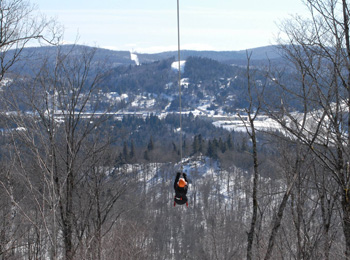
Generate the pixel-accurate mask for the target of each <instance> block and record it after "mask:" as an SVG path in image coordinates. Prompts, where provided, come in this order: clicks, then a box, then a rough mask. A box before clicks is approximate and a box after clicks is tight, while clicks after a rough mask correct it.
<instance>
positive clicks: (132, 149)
mask: <svg viewBox="0 0 350 260" xmlns="http://www.w3.org/2000/svg"><path fill="white" fill-rule="evenodd" d="M134 156H135V144H134V140H133V139H131V146H130V153H129V157H130V159H132V158H134Z"/></svg>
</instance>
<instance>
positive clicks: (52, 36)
mask: <svg viewBox="0 0 350 260" xmlns="http://www.w3.org/2000/svg"><path fill="white" fill-rule="evenodd" d="M61 36H62V28H61V27H60V26H58V24H57V23H56V21H55V20H54V19H47V18H46V17H44V16H43V15H41V14H40V13H39V12H38V10H36V8H35V6H33V5H31V4H30V3H29V2H27V1H25V0H1V1H0V80H2V78H3V77H4V75H5V73H6V72H7V71H8V70H9V69H10V68H11V67H12V66H13V65H14V64H15V63H16V62H18V61H19V60H20V55H21V53H22V51H23V50H24V48H25V47H26V46H28V44H30V43H34V42H33V41H38V42H39V43H40V42H44V43H49V44H57V43H58V42H59V41H60V39H61Z"/></svg>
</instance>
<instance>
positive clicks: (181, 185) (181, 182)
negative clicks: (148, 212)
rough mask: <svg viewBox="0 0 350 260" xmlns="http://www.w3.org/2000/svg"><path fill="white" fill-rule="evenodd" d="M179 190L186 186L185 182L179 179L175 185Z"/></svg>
mask: <svg viewBox="0 0 350 260" xmlns="http://www.w3.org/2000/svg"><path fill="white" fill-rule="evenodd" d="M177 184H178V185H179V187H180V188H183V187H185V186H186V185H187V182H186V181H185V179H184V178H180V180H179V182H178V183H177Z"/></svg>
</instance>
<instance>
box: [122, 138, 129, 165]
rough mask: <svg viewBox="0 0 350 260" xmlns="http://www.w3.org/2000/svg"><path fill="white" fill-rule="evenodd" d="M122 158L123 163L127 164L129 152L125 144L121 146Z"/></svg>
mask: <svg viewBox="0 0 350 260" xmlns="http://www.w3.org/2000/svg"><path fill="white" fill-rule="evenodd" d="M123 158H124V160H125V162H127V161H128V159H129V151H128V146H127V144H126V142H124V145H123Z"/></svg>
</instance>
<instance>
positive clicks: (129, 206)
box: [0, 0, 350, 260]
mask: <svg viewBox="0 0 350 260" xmlns="http://www.w3.org/2000/svg"><path fill="white" fill-rule="evenodd" d="M305 5H306V6H305V7H306V8H308V10H309V11H310V16H308V17H299V16H297V17H291V18H290V19H288V20H286V21H284V22H282V23H281V24H280V29H281V37H280V38H279V39H278V40H277V43H276V48H277V49H278V51H279V52H280V53H281V55H282V57H283V62H282V61H281V60H278V62H277V63H276V62H273V61H272V60H266V61H265V62H263V63H256V62H255V61H254V60H253V58H252V57H253V53H252V52H249V51H247V52H246V61H245V63H244V65H242V64H243V63H242V64H240V65H237V64H231V65H228V64H227V63H226V64H224V63H221V62H219V61H216V60H213V59H209V58H204V57H193V56H189V57H187V59H186V65H185V71H184V74H183V76H184V77H186V78H187V81H186V82H185V83H183V85H181V84H180V86H182V87H183V88H184V93H183V96H184V103H183V108H184V113H183V114H181V113H178V112H177V111H176V107H178V106H179V103H178V101H177V100H178V98H179V94H177V93H176V90H174V89H175V88H172V86H176V85H177V84H179V82H177V80H178V79H177V78H176V72H174V71H172V69H171V64H172V63H173V62H175V61H176V60H175V58H169V57H167V58H165V59H160V60H158V61H150V62H148V63H145V64H141V65H140V66H136V65H133V64H128V63H127V61H126V59H122V58H120V59H117V60H114V62H113V64H116V63H118V62H119V63H122V64H119V63H118V64H117V65H115V66H109V65H110V63H108V62H106V60H105V59H103V58H99V57H100V55H101V52H99V54H98V55H97V54H96V53H97V52H98V48H91V47H84V46H75V45H69V46H64V45H62V44H61V42H62V41H61V37H62V30H61V28H60V27H59V25H58V24H57V23H56V21H54V20H46V18H45V17H41V18H38V17H34V16H33V15H30V14H33V12H34V9H33V6H31V5H30V3H28V2H26V1H22V0H16V1H1V2H0V10H1V13H0V32H1V33H0V65H1V66H0V72H1V73H0V88H1V91H0V109H1V113H0V166H1V167H0V196H1V200H0V259H9V260H11V259H16V260H17V259H28V260H37V259H52V260H59V259H63V260H74V259H91V260H114V259H115V260H118V259H120V260H124V259H135V260H136V259H140V260H141V259H142V260H144V259H210V260H211V259H247V260H251V259H265V260H268V259H325V260H327V259H350V199H349V197H350V194H349V189H350V188H349V187H350V163H349V162H350V135H349V127H350V118H349V112H350V101H349V100H350V30H349V19H348V17H349V14H350V12H349V8H348V3H347V1H345V0H344V1H334V0H306V1H305ZM30 41H35V42H39V43H40V44H43V45H45V47H42V48H43V49H41V47H38V48H37V49H38V50H42V52H41V53H40V55H39V56H35V55H34V54H33V55H30V54H29V51H28V49H27V47H28V45H29V43H30ZM48 46H49V47H48ZM53 50H54V51H53ZM124 54H125V53H123V55H124ZM33 57H34V59H33ZM33 60H35V62H33ZM117 61H118V62H117ZM21 68H23V69H21ZM231 75H232V76H231ZM111 93H112V94H111ZM107 94H108V95H109V96H112V97H113V98H114V97H116V98H114V99H111V98H106V97H107V96H108V95H107ZM123 95H124V96H123ZM122 96H123V97H125V98H124V99H123V98H122ZM140 100H141V101H142V100H143V101H147V102H149V101H152V102H149V103H151V105H149V106H146V105H144V106H143V107H142V109H144V110H147V113H146V114H143V113H137V112H139V111H141V110H140V109H141V108H140V107H138V105H137V104H139V103H138V102H139V101H140ZM112 101H113V102H112ZM153 101H154V102H153ZM144 104H146V102H144ZM203 104H204V105H203ZM194 107H197V108H198V109H197V110H194ZM128 109H129V110H128ZM192 111H196V112H198V111H200V113H198V114H195V113H193V112H192ZM229 113H233V114H234V116H236V117H237V118H239V119H240V121H241V125H242V126H243V127H242V128H241V129H244V130H243V131H242V130H240V131H238V130H237V129H236V130H235V129H233V130H228V129H225V128H224V127H216V126H214V124H213V121H212V120H214V116H213V115H215V114H220V115H221V116H227V114H229ZM120 115H122V116H120ZM261 116H264V117H268V118H270V119H272V120H273V121H274V122H275V124H276V125H278V126H279V127H278V128H274V129H268V128H264V129H262V128H259V127H257V121H258V119H259V118H260V117H261ZM180 122H181V124H180ZM180 126H181V127H180ZM179 171H182V172H185V173H186V174H187V176H188V179H189V191H188V198H189V206H188V207H186V205H182V206H180V205H176V206H174V204H173V202H174V179H175V175H176V173H177V172H179Z"/></svg>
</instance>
